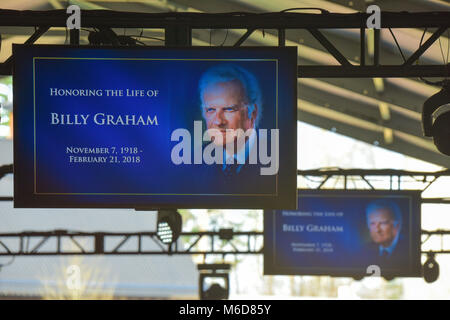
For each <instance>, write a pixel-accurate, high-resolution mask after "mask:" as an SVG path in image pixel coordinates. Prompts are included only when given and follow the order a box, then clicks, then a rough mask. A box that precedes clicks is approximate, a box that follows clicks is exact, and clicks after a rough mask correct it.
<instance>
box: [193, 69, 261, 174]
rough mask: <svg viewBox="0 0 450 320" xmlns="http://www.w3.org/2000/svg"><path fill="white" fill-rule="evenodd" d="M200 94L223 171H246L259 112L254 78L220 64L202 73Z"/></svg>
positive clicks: (207, 126)
mask: <svg viewBox="0 0 450 320" xmlns="http://www.w3.org/2000/svg"><path fill="white" fill-rule="evenodd" d="M199 93H200V100H201V108H202V115H203V119H204V121H205V124H206V129H208V130H210V131H211V130H216V133H217V134H216V135H214V136H212V137H211V139H212V142H213V143H214V144H215V145H216V146H218V147H221V148H223V161H222V166H221V168H222V171H223V172H224V173H225V174H227V175H236V174H239V173H241V172H243V171H246V170H248V169H247V168H248V167H249V166H248V165H249V164H250V161H249V155H250V154H251V152H252V150H255V149H254V147H257V143H258V142H257V140H258V139H257V130H256V129H257V128H258V124H259V121H260V118H261V113H262V103H261V101H262V98H261V89H260V87H259V84H258V81H257V79H256V77H255V76H254V75H253V74H252V73H250V72H249V71H247V70H246V69H244V68H243V67H240V66H238V65H235V64H219V65H216V66H214V67H211V68H210V69H208V70H206V71H205V72H204V73H203V75H202V76H201V78H200V82H199ZM252 165H255V163H252V164H250V166H252Z"/></svg>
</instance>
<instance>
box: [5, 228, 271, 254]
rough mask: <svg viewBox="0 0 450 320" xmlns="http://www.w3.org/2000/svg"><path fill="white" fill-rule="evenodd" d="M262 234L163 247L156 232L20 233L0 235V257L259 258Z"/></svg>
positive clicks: (191, 235)
mask: <svg viewBox="0 0 450 320" xmlns="http://www.w3.org/2000/svg"><path fill="white" fill-rule="evenodd" d="M262 251H263V233H262V232H255V231H252V232H234V231H232V230H231V229H222V230H220V231H217V232H183V233H181V235H180V238H179V240H178V242H177V243H174V244H173V245H166V244H163V243H162V242H161V241H160V240H159V239H158V238H157V236H156V232H134V233H125V232H117V233H115V232H72V231H68V230H54V231H50V232H21V233H3V234H0V256H55V255H98V254H101V255H136V254H139V255H172V254H176V255H203V256H204V257H205V256H206V255H221V256H222V257H223V258H225V256H226V255H241V254H262Z"/></svg>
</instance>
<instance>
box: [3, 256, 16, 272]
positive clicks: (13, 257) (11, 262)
mask: <svg viewBox="0 0 450 320" xmlns="http://www.w3.org/2000/svg"><path fill="white" fill-rule="evenodd" d="M15 259H16V256H12V259H11V260H10V261H8V262H7V263H4V264H0V271H1V270H2V268H3V267H7V266H10V265H12V264H13V262H14V260H15Z"/></svg>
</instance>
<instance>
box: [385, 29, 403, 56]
mask: <svg viewBox="0 0 450 320" xmlns="http://www.w3.org/2000/svg"><path fill="white" fill-rule="evenodd" d="M389 32H390V33H391V35H392V38H394V41H395V44H396V45H397V48H398V51H400V54H401V55H402V58H403V62H406V58H405V55H404V54H403V51H402V48H401V47H400V45H399V44H398V41H397V38H396V37H395V34H394V32H393V31H392V29H391V28H389Z"/></svg>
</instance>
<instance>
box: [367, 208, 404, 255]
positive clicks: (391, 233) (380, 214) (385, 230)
mask: <svg viewBox="0 0 450 320" xmlns="http://www.w3.org/2000/svg"><path fill="white" fill-rule="evenodd" d="M368 225H369V230H370V236H371V238H372V240H373V241H374V242H375V243H376V244H379V245H381V246H383V247H385V248H386V247H389V246H390V245H391V244H392V241H394V239H395V237H396V236H397V233H398V231H399V227H398V226H395V223H394V221H393V220H392V217H391V214H390V212H389V210H387V209H378V210H375V211H373V212H371V213H370V214H369V216H368Z"/></svg>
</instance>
